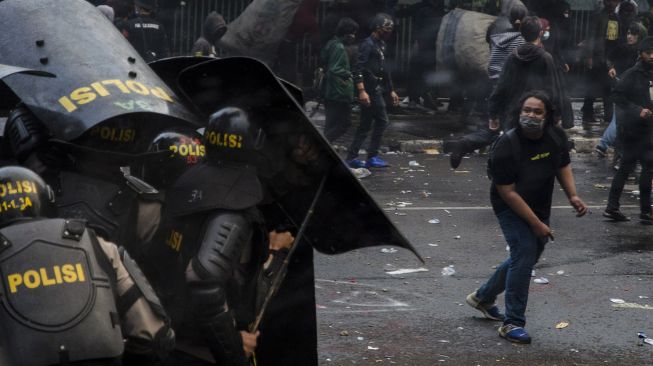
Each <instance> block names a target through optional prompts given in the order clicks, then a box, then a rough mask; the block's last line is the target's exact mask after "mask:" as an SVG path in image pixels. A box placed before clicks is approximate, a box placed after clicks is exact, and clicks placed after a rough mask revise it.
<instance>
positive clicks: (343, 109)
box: [324, 100, 351, 143]
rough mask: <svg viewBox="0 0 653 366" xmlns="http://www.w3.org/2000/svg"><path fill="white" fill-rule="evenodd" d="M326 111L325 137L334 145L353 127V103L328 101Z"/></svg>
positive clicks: (325, 105)
mask: <svg viewBox="0 0 653 366" xmlns="http://www.w3.org/2000/svg"><path fill="white" fill-rule="evenodd" d="M324 110H325V113H324V114H325V124H324V137H326V139H327V141H329V142H330V143H333V142H334V141H335V140H337V139H338V138H340V137H341V136H342V135H344V134H345V132H347V130H348V129H349V127H351V103H349V102H337V101H333V100H327V101H325V102H324Z"/></svg>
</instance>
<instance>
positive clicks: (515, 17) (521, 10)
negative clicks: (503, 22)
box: [510, 0, 653, 28]
mask: <svg viewBox="0 0 653 366" xmlns="http://www.w3.org/2000/svg"><path fill="white" fill-rule="evenodd" d="M651 1H653V0H651ZM527 15H528V9H527V8H526V7H525V6H524V4H520V3H515V4H514V5H513V6H511V7H510V24H512V26H513V27H514V28H517V24H521V21H522V19H524V18H525V17H526V16H527ZM517 21H519V23H517Z"/></svg>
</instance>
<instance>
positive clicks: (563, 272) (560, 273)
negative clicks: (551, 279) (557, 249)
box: [556, 270, 565, 276]
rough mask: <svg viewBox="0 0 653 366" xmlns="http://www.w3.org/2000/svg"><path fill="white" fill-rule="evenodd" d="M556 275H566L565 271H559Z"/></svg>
mask: <svg viewBox="0 0 653 366" xmlns="http://www.w3.org/2000/svg"><path fill="white" fill-rule="evenodd" d="M556 274H557V275H558V276H562V275H563V274H565V271H563V270H559V271H558V272H556Z"/></svg>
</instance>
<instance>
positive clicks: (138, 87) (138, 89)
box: [125, 80, 150, 95]
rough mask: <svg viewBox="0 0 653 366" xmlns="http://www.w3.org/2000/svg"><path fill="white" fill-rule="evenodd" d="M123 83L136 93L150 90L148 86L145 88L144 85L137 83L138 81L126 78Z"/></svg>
mask: <svg viewBox="0 0 653 366" xmlns="http://www.w3.org/2000/svg"><path fill="white" fill-rule="evenodd" d="M125 85H127V87H128V88H129V89H130V90H131V91H133V92H135V93H138V94H141V95H148V94H150V90H149V89H148V88H146V87H145V85H143V84H141V83H139V82H138V81H134V80H127V81H125Z"/></svg>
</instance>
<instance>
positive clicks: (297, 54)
mask: <svg viewBox="0 0 653 366" xmlns="http://www.w3.org/2000/svg"><path fill="white" fill-rule="evenodd" d="M249 2H250V0H190V1H187V2H181V5H180V6H179V7H177V8H176V9H174V10H173V12H172V14H171V18H172V19H170V21H171V23H172V31H171V43H172V50H173V53H174V54H175V55H187V54H189V53H190V50H191V48H192V45H193V43H194V42H195V40H196V39H197V38H198V37H199V36H200V35H201V33H202V24H203V22H204V19H205V18H206V15H207V14H208V13H209V12H211V11H217V12H218V13H220V14H222V15H223V16H224V18H225V20H226V21H227V23H229V22H231V21H233V20H234V19H236V18H237V17H238V15H240V14H241V13H242V12H243V10H244V9H245V8H246V7H247V5H248V4H249ZM329 5H330V2H321V3H320V7H319V9H318V14H317V18H318V21H319V22H320V24H321V23H322V19H323V18H324V15H325V11H326V9H327V7H328V6H329ZM399 6H400V7H401V6H404V5H399ZM592 14H593V11H589V10H574V11H572V23H573V28H572V29H573V32H572V33H573V34H572V35H571V36H572V38H573V42H574V44H578V43H579V42H580V41H582V40H583V39H585V38H586V37H587V34H588V30H589V26H590V23H591V20H592ZM395 29H396V32H395V35H394V37H395V39H394V40H393V41H391V42H390V44H391V45H392V49H391V50H390V52H389V53H390V55H389V57H390V58H391V60H393V62H392V63H393V77H394V78H395V79H396V80H397V81H399V84H400V86H401V80H404V79H405V76H406V75H407V74H408V73H409V72H410V66H409V65H410V64H409V60H410V57H411V51H412V47H411V46H412V44H413V20H412V19H411V18H401V19H398V20H397V24H396V28H395ZM294 47H295V50H294V57H292V61H290V62H293V63H294V64H295V65H294V70H296V71H297V80H298V81H299V83H300V84H303V86H306V85H309V84H310V81H311V78H312V74H313V70H315V68H316V66H317V63H318V55H319V50H316V49H314V47H313V46H312V45H311V43H310V42H309V40H308V37H304V39H303V40H302V41H300V42H299V43H297V44H296V45H295V46H294ZM291 54H293V53H291ZM584 72H585V70H584V68H583V67H582V66H581V65H577V67H576V68H573V69H572V75H570V78H571V79H572V80H575V79H577V78H578V77H579V76H582V74H583V73H584Z"/></svg>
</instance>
